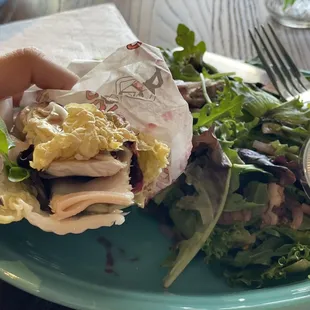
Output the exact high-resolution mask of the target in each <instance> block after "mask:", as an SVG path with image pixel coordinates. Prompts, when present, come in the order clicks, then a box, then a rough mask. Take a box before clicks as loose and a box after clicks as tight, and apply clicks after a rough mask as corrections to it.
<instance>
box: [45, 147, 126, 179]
mask: <svg viewBox="0 0 310 310" xmlns="http://www.w3.org/2000/svg"><path fill="white" fill-rule="evenodd" d="M126 166H127V163H124V162H122V161H120V160H118V159H115V158H114V157H113V156H112V155H111V154H110V153H105V154H99V155H97V156H95V157H94V158H92V159H89V160H87V161H83V160H74V159H72V160H56V161H54V162H52V163H51V164H50V166H49V167H48V169H47V170H46V172H47V173H48V174H50V175H53V176H56V177H65V176H89V177H109V176H112V175H114V174H116V173H118V172H119V171H120V170H121V169H123V168H125V167H126Z"/></svg>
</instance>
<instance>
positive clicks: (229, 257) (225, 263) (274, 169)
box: [154, 25, 310, 287]
mask: <svg viewBox="0 0 310 310" xmlns="http://www.w3.org/2000/svg"><path fill="white" fill-rule="evenodd" d="M176 42H177V44H178V46H179V48H178V49H176V50H175V51H174V52H173V51H170V50H162V51H163V55H164V56H165V58H166V61H167V63H168V65H169V67H170V70H171V72H172V75H173V77H174V79H175V80H182V81H181V82H178V85H179V89H180V92H181V93H182V95H183V96H184V98H185V99H186V100H187V102H188V103H189V106H190V109H191V111H192V114H193V118H194V124H193V132H194V137H193V151H192V155H191V157H190V160H189V163H188V166H187V168H186V170H185V172H184V174H183V175H182V176H181V177H180V178H179V179H178V180H177V181H176V182H175V183H174V184H173V185H171V186H170V187H169V188H168V189H166V190H164V191H163V192H162V193H160V194H159V195H158V196H156V197H155V199H154V202H155V203H156V204H157V205H159V206H160V207H161V208H166V209H168V211H169V215H170V218H171V219H172V221H173V223H174V229H175V230H176V231H178V233H180V234H181V236H182V241H181V242H179V243H178V244H177V245H176V247H175V251H174V252H173V255H172V256H171V257H170V259H169V260H168V261H167V262H166V265H167V264H168V266H169V267H170V271H169V273H168V275H167V277H166V278H165V280H164V285H165V287H169V286H170V285H171V284H172V283H173V282H174V281H175V279H176V278H177V277H178V276H179V275H180V274H181V273H182V271H183V270H184V269H185V268H186V266H187V265H188V264H189V263H190V261H191V260H192V259H194V257H195V256H196V255H197V253H198V252H203V253H204V255H205V262H206V263H207V264H211V265H220V266H221V268H220V269H221V270H222V271H223V272H222V273H223V276H224V277H226V278H227V279H228V281H229V283H231V284H243V285H247V286H254V287H263V286H267V285H272V284H274V283H278V282H279V281H278V280H281V279H288V280H295V279H302V278H307V276H308V273H309V270H310V199H309V198H308V196H307V195H306V193H305V192H304V189H303V186H302V183H303V175H302V174H301V170H300V167H299V158H300V152H301V148H302V146H303V145H304V143H305V141H306V140H307V139H308V137H309V135H310V109H309V108H308V106H305V105H304V104H303V103H302V102H301V101H300V100H299V99H296V100H293V101H291V102H281V101H280V100H279V99H278V98H277V97H276V96H273V95H271V94H268V93H267V92H265V91H263V90H262V89H261V88H259V87H258V86H256V85H248V84H246V83H245V82H243V81H242V80H241V79H240V78H238V77H234V76H233V77H232V75H231V73H228V74H224V75H223V74H219V73H218V72H217V70H216V68H213V67H212V66H210V65H208V64H205V63H203V60H202V55H203V53H204V52H205V51H206V45H205V43H203V42H200V43H198V44H197V45H195V34H194V33H193V32H192V31H191V30H189V29H188V28H187V27H186V26H185V25H179V26H178V29H177V38H176Z"/></svg>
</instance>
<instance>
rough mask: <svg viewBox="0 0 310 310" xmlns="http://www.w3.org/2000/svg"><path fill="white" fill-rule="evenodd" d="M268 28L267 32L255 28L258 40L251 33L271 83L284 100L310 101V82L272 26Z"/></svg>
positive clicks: (263, 29) (262, 28)
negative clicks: (300, 70) (297, 98)
mask: <svg viewBox="0 0 310 310" xmlns="http://www.w3.org/2000/svg"><path fill="white" fill-rule="evenodd" d="M268 28H269V29H268V31H267V30H266V29H265V27H264V26H261V31H259V30H258V29H257V28H256V27H255V33H256V35H257V37H258V39H255V36H254V34H253V33H252V32H251V31H250V30H249V33H250V37H251V40H252V42H253V44H254V46H255V49H256V51H257V54H258V57H259V59H260V60H261V62H262V64H263V66H264V69H265V70H266V72H267V74H268V76H269V78H270V81H271V82H272V84H273V86H274V87H275V89H276V90H277V92H278V93H279V95H280V96H281V97H282V99H284V100H292V99H293V98H296V97H300V98H301V99H302V100H304V101H310V82H309V81H308V80H307V79H306V78H305V77H304V76H303V75H302V74H301V73H300V72H299V70H298V68H297V66H296V65H295V63H294V61H293V60H292V58H291V57H290V55H289V54H288V53H287V51H286V49H285V48H284V46H283V45H282V43H281V42H280V40H279V38H278V37H277V35H276V33H275V31H274V30H273V28H272V26H271V25H270V24H268Z"/></svg>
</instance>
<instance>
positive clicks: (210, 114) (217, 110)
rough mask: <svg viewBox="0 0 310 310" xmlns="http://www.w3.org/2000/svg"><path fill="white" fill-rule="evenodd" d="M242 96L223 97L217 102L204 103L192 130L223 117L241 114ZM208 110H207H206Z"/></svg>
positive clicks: (208, 124)
mask: <svg viewBox="0 0 310 310" xmlns="http://www.w3.org/2000/svg"><path fill="white" fill-rule="evenodd" d="M243 100H244V98H243V96H241V95H240V96H237V97H235V98H233V99H232V98H231V97H230V96H229V97H224V98H223V99H222V100H221V101H220V103H219V104H209V105H208V106H207V105H205V106H204V107H203V108H202V109H201V110H200V113H199V116H198V119H197V122H196V124H195V125H194V130H197V129H198V128H200V127H202V126H210V125H211V124H213V122H215V121H219V120H221V118H224V117H227V116H229V117H236V116H241V115H242V112H241V108H242V104H243ZM208 110H209V111H208Z"/></svg>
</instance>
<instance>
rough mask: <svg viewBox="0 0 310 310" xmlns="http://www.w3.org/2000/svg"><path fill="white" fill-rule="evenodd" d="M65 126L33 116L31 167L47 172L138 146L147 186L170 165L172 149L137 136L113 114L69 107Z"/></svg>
mask: <svg viewBox="0 0 310 310" xmlns="http://www.w3.org/2000/svg"><path fill="white" fill-rule="evenodd" d="M65 109H66V111H67V115H66V117H65V118H64V120H63V122H62V124H60V125H59V124H57V126H55V125H54V124H53V123H52V122H51V121H50V120H49V121H46V119H45V118H44V117H45V115H43V116H42V114H41V116H40V115H38V113H32V117H31V118H28V122H27V123H26V125H25V128H24V133H26V137H27V140H28V141H29V142H30V143H33V144H34V145H35V150H34V154H33V161H32V163H31V167H32V168H34V169H36V170H46V169H47V168H48V167H49V165H50V164H51V163H52V162H53V161H54V160H62V159H64V160H65V159H76V160H88V159H90V158H92V157H95V156H96V155H97V154H98V153H99V152H101V151H117V150H121V149H123V144H124V143H125V142H136V143H137V149H138V162H139V165H140V168H141V170H142V172H143V176H144V183H145V184H147V183H150V182H152V181H154V180H155V179H156V178H157V177H158V175H159V174H160V172H161V169H162V168H165V167H166V166H167V165H168V155H169V152H170V150H169V148H168V146H167V145H166V144H164V143H161V142H159V141H157V140H156V139H154V138H153V137H150V136H147V135H145V134H142V133H139V134H137V133H135V132H134V131H133V130H130V129H128V128H127V127H126V126H124V124H122V123H119V121H118V120H117V118H116V117H115V118H113V117H112V116H111V115H109V113H104V112H102V111H100V110H98V109H97V108H96V107H95V106H94V105H92V104H69V105H67V106H65Z"/></svg>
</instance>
